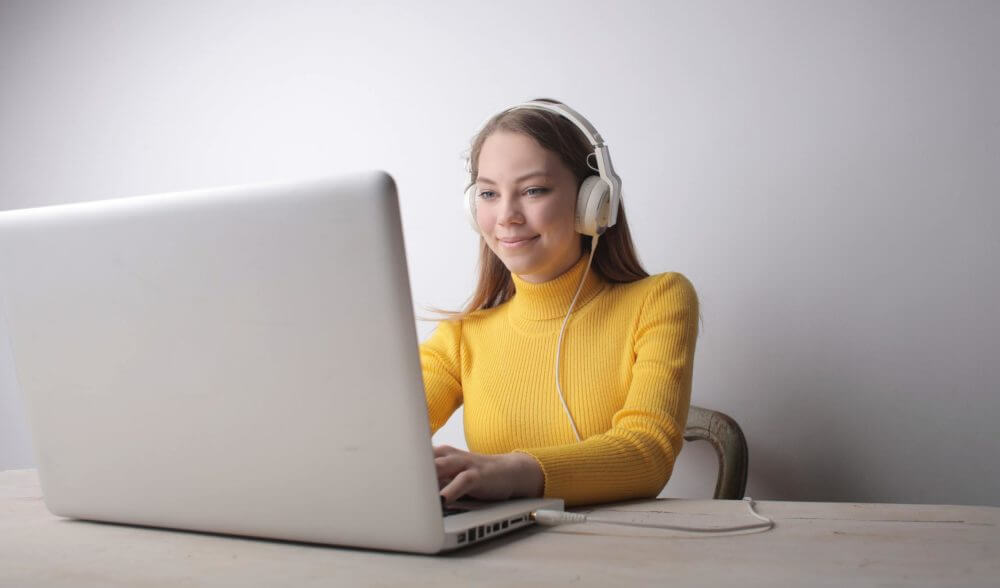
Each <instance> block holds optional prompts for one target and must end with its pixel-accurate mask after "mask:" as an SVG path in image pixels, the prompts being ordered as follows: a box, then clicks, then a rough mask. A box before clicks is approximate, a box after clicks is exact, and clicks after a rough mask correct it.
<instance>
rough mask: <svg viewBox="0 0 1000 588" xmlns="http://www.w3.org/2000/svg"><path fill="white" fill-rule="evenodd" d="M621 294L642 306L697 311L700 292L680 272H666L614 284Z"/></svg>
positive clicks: (644, 307)
mask: <svg viewBox="0 0 1000 588" xmlns="http://www.w3.org/2000/svg"><path fill="white" fill-rule="evenodd" d="M612 288H614V289H615V290H618V291H619V292H620V294H621V295H622V296H623V297H625V298H627V299H630V300H631V302H632V303H633V304H637V305H639V306H640V307H641V308H643V309H646V308H650V307H652V308H660V309H662V308H664V307H669V308H682V309H691V310H694V311H695V312H697V309H698V294H697V292H696V291H695V289H694V284H692V283H691V280H689V279H688V278H687V276H685V275H684V274H682V273H680V272H665V273H661V274H654V275H651V276H648V277H645V278H643V279H641V280H636V281H635V282H628V283H624V284H614V285H613V286H612Z"/></svg>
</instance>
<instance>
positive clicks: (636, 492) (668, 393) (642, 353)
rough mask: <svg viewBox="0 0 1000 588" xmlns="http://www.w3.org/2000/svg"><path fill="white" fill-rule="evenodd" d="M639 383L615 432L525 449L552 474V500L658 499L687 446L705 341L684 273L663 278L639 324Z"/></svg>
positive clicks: (635, 373)
mask: <svg viewBox="0 0 1000 588" xmlns="http://www.w3.org/2000/svg"><path fill="white" fill-rule="evenodd" d="M634 329H635V330H634V334H633V338H632V344H633V348H632V352H633V358H634V363H633V365H632V380H631V383H630V385H629V388H628V392H627V395H626V399H625V404H624V406H622V408H621V410H619V411H618V412H617V413H615V415H614V417H613V418H612V421H611V428H610V429H609V430H608V431H606V432H604V433H601V434H598V435H592V436H590V437H588V438H586V439H584V440H583V441H582V442H579V443H573V444H570V445H561V446H555V447H541V448H530V449H521V450H519V451H522V452H523V453H527V454H529V455H531V456H533V457H534V458H535V459H536V460H537V461H538V463H539V465H540V466H541V468H542V472H543V473H544V476H545V496H546V497H555V498H562V499H563V500H565V501H566V504H567V505H568V506H573V505H579V504H589V503H597V502H610V501H618V500H627V499H632V498H646V497H655V496H656V495H657V494H659V492H660V491H661V490H662V489H663V487H664V485H666V483H667V480H668V479H669V478H670V473H671V472H672V471H673V467H674V460H675V459H676V457H677V454H678V452H679V451H680V449H681V444H682V443H683V438H684V437H683V435H684V426H685V423H686V421H687V413H688V408H689V406H690V402H691V376H692V371H693V368H694V349H695V340H696V339H697V336H698V298H697V295H696V294H695V291H694V287H693V286H692V285H691V283H690V282H689V281H688V280H687V278H685V277H684V276H683V275H681V274H678V273H669V274H662V275H661V276H659V277H658V279H657V282H656V283H655V284H654V285H653V286H652V287H651V289H650V292H649V293H648V295H647V296H646V299H645V301H644V302H643V304H642V307H641V310H640V311H639V316H638V317H637V319H636V322H635V327H634Z"/></svg>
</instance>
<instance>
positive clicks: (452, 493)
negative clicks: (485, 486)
mask: <svg viewBox="0 0 1000 588" xmlns="http://www.w3.org/2000/svg"><path fill="white" fill-rule="evenodd" d="M478 483H479V473H478V472H477V471H476V470H465V471H463V472H462V473H460V474H458V475H457V476H455V479H454V480H452V481H451V482H450V483H449V484H448V485H447V486H445V487H444V489H443V490H441V496H444V500H445V502H448V503H451V502H455V501H456V500H458V499H459V498H461V497H463V496H465V495H466V494H468V493H469V492H471V491H473V490H475V488H476V484H478Z"/></svg>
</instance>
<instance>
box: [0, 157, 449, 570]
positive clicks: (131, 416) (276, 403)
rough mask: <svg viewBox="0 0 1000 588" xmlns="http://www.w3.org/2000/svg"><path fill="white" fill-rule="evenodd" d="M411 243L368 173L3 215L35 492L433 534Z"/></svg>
mask: <svg viewBox="0 0 1000 588" xmlns="http://www.w3.org/2000/svg"><path fill="white" fill-rule="evenodd" d="M405 259H406V258H405V254H404V248H403V240H402V233H401V227H400V218H399V210H398V203H397V196H396V189H395V185H394V183H393V180H392V178H391V177H390V176H389V175H388V174H386V173H384V172H370V173H363V174H355V175H351V176H345V177H339V178H329V179H321V180H314V181H308V182H300V183H290V184H272V185H265V186H252V187H233V188H223V189H213V190H202V191H196V192H186V193H175V194H163V195H152V196H140V197H135V198H123V199H116V200H106V201H99V202H87V203H79V204H69V205H60V206H50V207H43V208H36V209H26V210H15V211H7V212H2V213H0V316H2V317H3V319H4V320H5V321H6V330H7V335H8V336H9V337H10V343H11V349H12V351H13V355H14V363H15V370H16V376H17V379H18V384H19V386H20V388H21V390H22V392H23V394H24V396H25V404H26V409H27V413H28V418H29V423H30V425H31V430H32V438H33V442H34V447H35V450H36V455H37V459H38V466H39V474H40V478H41V482H42V489H43V492H44V494H45V501H46V504H47V506H48V507H49V509H50V510H51V511H52V512H54V513H56V514H59V515H63V516H68V517H77V518H84V519H95V520H102V521H114V522H124V523H136V524H145V525H154V526H164V527H177V528H184V529H194V530H204V531H213V532H223V533H235V534H244V535H257V536H264V537H272V538H280V539H289V540H300V541H315V542H323V543H334V544H342V545H353V546H363V547H376V548H383V549H397V550H404V551H415V552H427V553H430V552H436V551H438V550H439V549H440V548H441V547H442V538H443V536H444V530H443V522H442V517H441V512H440V506H439V502H438V500H439V499H438V486H437V479H436V475H435V472H434V467H433V455H432V450H431V443H430V432H429V425H428V419H427V408H426V401H425V398H424V390H423V384H422V379H421V372H420V362H419V356H418V351H417V350H418V347H417V343H418V342H417V334H416V329H415V323H414V317H413V309H412V303H411V298H410V288H409V281H408V277H407V268H406V261H405Z"/></svg>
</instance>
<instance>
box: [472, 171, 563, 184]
mask: <svg viewBox="0 0 1000 588" xmlns="http://www.w3.org/2000/svg"><path fill="white" fill-rule="evenodd" d="M536 176H542V177H546V178H547V177H548V174H546V173H545V171H544V170H540V171H533V172H530V173H526V174H524V175H523V176H521V177H519V178H517V179H516V180H514V182H515V183H516V182H523V181H524V180H527V179H528V178H534V177H536ZM476 181H477V182H483V183H484V184H496V182H494V181H493V180H490V179H488V178H484V177H483V176H479V177H477V178H476Z"/></svg>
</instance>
